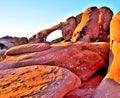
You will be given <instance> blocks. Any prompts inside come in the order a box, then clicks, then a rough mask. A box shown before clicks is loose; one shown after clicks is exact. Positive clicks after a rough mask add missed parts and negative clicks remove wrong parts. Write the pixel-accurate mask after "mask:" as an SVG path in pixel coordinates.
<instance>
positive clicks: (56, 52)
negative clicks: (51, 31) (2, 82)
mask: <svg viewBox="0 0 120 98" xmlns="http://www.w3.org/2000/svg"><path fill="white" fill-rule="evenodd" d="M101 47H102V48H103V49H101ZM108 55H109V44H108V43H99V44H98V43H97V44H89V43H81V42H80V43H76V44H73V43H71V44H69V45H67V46H53V47H52V48H50V49H48V50H45V51H42V52H37V53H36V52H34V53H27V54H19V55H14V56H7V57H6V58H5V59H4V60H3V61H1V62H0V69H6V68H16V67H22V66H30V65H36V64H37V65H38V64H44V65H54V66H55V65H56V66H61V67H65V68H67V69H69V70H71V71H72V72H74V73H75V74H77V75H78V76H79V77H80V78H81V79H82V81H86V80H87V79H88V78H89V77H91V76H92V75H93V74H95V73H96V72H97V71H98V70H100V69H101V68H104V67H106V66H107V62H106V59H107V57H108ZM103 56H104V57H103Z"/></svg>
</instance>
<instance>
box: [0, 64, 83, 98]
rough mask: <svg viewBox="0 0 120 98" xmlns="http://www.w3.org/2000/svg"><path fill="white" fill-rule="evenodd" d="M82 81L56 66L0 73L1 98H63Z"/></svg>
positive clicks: (17, 69) (2, 71)
mask: <svg viewBox="0 0 120 98" xmlns="http://www.w3.org/2000/svg"><path fill="white" fill-rule="evenodd" d="M80 84H81V81H80V79H79V78H78V77H77V76H76V75H75V74H73V73H72V72H70V71H69V70H67V69H64V68H60V67H56V66H43V65H40V66H37V65H34V66H30V67H21V68H14V69H6V70H1V71H0V98H13V97H15V98H23V97H32V98H62V97H63V96H64V95H65V94H66V93H68V92H70V91H72V90H74V89H75V88H77V87H79V86H80Z"/></svg>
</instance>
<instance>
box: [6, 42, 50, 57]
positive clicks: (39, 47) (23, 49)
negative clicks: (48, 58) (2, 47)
mask: <svg viewBox="0 0 120 98" xmlns="http://www.w3.org/2000/svg"><path fill="white" fill-rule="evenodd" d="M49 48H51V46H50V45H49V44H48V43H36V44H24V45H19V46H16V47H12V48H10V49H8V50H7V51H6V52H5V55H8V56H9V55H18V54H21V53H33V52H40V51H43V50H47V49H49Z"/></svg>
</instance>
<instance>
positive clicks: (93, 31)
mask: <svg viewBox="0 0 120 98" xmlns="http://www.w3.org/2000/svg"><path fill="white" fill-rule="evenodd" d="M98 20H99V9H98V8H97V7H90V8H88V9H86V10H85V11H84V13H83V15H82V19H81V22H80V23H79V25H78V26H77V27H76V29H75V31H74V32H73V36H72V39H71V41H72V42H76V41H77V40H78V39H79V38H82V37H83V36H85V35H89V39H90V40H91V41H95V40H96V39H97V38H98V33H99V24H98Z"/></svg>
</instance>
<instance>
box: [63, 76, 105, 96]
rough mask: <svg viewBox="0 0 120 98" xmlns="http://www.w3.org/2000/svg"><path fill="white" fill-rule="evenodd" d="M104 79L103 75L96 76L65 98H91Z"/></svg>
mask: <svg viewBox="0 0 120 98" xmlns="http://www.w3.org/2000/svg"><path fill="white" fill-rule="evenodd" d="M103 77H104V76H103V75H96V76H94V77H92V78H90V79H89V80H87V81H86V82H83V83H82V84H81V85H80V87H79V88H77V89H75V90H73V91H72V92H70V93H68V94H67V95H65V96H64V98H91V97H92V95H93V92H94V91H95V89H96V87H97V86H98V85H99V84H100V82H101V81H102V79H103ZM103 98H104V97H103Z"/></svg>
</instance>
